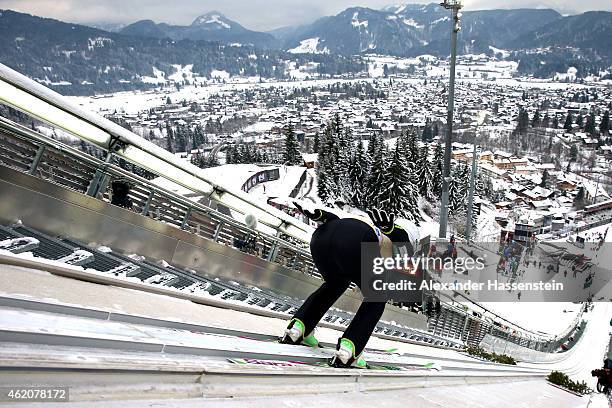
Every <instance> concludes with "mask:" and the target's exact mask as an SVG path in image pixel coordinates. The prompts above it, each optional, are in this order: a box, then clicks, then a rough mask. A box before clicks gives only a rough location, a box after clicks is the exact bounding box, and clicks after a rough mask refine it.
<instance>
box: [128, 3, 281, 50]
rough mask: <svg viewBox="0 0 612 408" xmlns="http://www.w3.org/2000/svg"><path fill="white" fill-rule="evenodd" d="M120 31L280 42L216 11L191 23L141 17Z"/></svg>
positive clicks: (178, 37) (251, 42)
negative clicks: (143, 18)
mask: <svg viewBox="0 0 612 408" xmlns="http://www.w3.org/2000/svg"><path fill="white" fill-rule="evenodd" d="M119 32H120V33H122V34H126V35H133V36H138V37H152V38H170V39H173V40H194V41H198V40H206V41H218V42H222V43H228V44H232V43H239V44H248V45H254V46H256V47H260V48H275V46H276V43H277V40H276V39H275V38H274V37H273V36H272V35H270V34H268V33H261V32H257V31H251V30H247V29H246V28H244V27H243V26H241V25H240V24H238V23H237V22H235V21H232V20H230V19H228V18H227V17H225V16H224V15H223V14H221V13H219V12H217V11H212V12H210V13H206V14H203V15H201V16H199V17H198V18H196V19H195V20H194V21H193V23H191V25H189V26H177V25H169V24H165V23H160V24H156V23H155V22H153V21H151V20H141V21H137V22H135V23H133V24H130V25H128V26H126V27H124V28H122V29H121V30H119Z"/></svg>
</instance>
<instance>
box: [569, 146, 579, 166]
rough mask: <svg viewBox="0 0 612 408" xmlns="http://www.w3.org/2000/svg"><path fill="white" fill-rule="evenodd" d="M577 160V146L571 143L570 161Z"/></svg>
mask: <svg viewBox="0 0 612 408" xmlns="http://www.w3.org/2000/svg"><path fill="white" fill-rule="evenodd" d="M577 160H578V147H577V146H576V145H575V144H573V145H572V147H570V162H576V161H577Z"/></svg>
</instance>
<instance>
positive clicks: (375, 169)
mask: <svg viewBox="0 0 612 408" xmlns="http://www.w3.org/2000/svg"><path fill="white" fill-rule="evenodd" d="M370 143H372V144H375V145H376V146H375V147H373V148H372V150H373V153H372V154H373V156H372V167H371V168H370V175H369V178H368V186H367V187H368V188H367V193H366V200H367V203H368V205H369V206H370V207H379V206H380V205H381V198H382V197H381V196H382V193H383V191H384V190H385V188H386V187H385V181H386V178H385V177H386V172H387V167H388V164H387V157H386V156H387V154H386V153H387V152H386V149H385V147H384V143H383V141H382V136H376V137H375V138H373V139H371V140H370Z"/></svg>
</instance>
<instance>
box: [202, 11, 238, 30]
mask: <svg viewBox="0 0 612 408" xmlns="http://www.w3.org/2000/svg"><path fill="white" fill-rule="evenodd" d="M195 24H216V25H217V26H220V27H222V28H224V29H230V28H231V27H230V25H229V24H227V23H226V22H225V21H223V20H222V16H220V15H219V14H211V15H207V16H202V17H200V18H198V19H197V20H196V21H195Z"/></svg>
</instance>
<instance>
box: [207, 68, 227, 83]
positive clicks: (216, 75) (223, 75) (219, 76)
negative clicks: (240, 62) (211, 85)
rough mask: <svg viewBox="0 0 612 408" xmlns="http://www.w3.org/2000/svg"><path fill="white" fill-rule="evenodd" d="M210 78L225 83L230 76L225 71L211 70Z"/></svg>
mask: <svg viewBox="0 0 612 408" xmlns="http://www.w3.org/2000/svg"><path fill="white" fill-rule="evenodd" d="M210 77H211V78H215V79H220V80H224V81H227V80H228V79H230V74H229V72H227V71H219V70H213V71H211V73H210Z"/></svg>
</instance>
